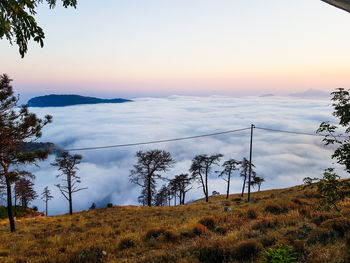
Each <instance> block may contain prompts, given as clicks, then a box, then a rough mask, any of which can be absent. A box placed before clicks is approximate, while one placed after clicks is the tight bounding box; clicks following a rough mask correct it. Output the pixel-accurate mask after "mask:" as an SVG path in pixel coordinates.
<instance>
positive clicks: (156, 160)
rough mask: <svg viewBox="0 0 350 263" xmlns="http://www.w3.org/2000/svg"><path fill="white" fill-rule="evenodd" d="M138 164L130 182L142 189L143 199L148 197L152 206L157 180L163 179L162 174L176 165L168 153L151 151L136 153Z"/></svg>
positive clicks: (131, 174) (149, 204)
mask: <svg viewBox="0 0 350 263" xmlns="http://www.w3.org/2000/svg"><path fill="white" fill-rule="evenodd" d="M136 157H137V164H135V165H134V169H133V170H131V171H130V175H129V177H130V182H132V183H135V184H137V185H139V186H141V187H142V190H143V192H142V197H143V200H144V197H145V196H147V205H148V206H152V203H153V202H152V199H153V198H154V196H153V195H154V193H155V192H154V191H155V179H163V178H162V176H161V174H160V172H166V171H168V170H169V168H170V167H172V165H173V164H174V163H175V162H174V160H173V159H172V157H171V154H170V153H169V152H167V151H161V150H150V151H147V152H143V151H139V152H137V153H136Z"/></svg>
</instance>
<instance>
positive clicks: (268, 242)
mask: <svg viewBox="0 0 350 263" xmlns="http://www.w3.org/2000/svg"><path fill="white" fill-rule="evenodd" d="M277 240H278V239H277V237H276V235H273V234H271V233H267V234H266V235H263V236H262V237H261V238H260V240H259V241H260V243H261V244H262V245H263V246H264V247H270V246H273V245H274V244H276V242H277Z"/></svg>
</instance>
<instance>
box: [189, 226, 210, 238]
mask: <svg viewBox="0 0 350 263" xmlns="http://www.w3.org/2000/svg"><path fill="white" fill-rule="evenodd" d="M205 232H207V227H206V226H203V225H202V224H199V223H197V224H195V225H194V226H193V228H192V234H193V235H195V236H200V235H201V234H203V233H205Z"/></svg>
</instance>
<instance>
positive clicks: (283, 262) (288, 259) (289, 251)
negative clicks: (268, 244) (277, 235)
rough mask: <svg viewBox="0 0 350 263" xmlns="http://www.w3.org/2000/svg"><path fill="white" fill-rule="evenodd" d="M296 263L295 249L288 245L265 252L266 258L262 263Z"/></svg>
mask: <svg viewBox="0 0 350 263" xmlns="http://www.w3.org/2000/svg"><path fill="white" fill-rule="evenodd" d="M292 262H296V257H295V253H294V252H293V248H292V247H290V246H286V245H279V246H278V247H277V248H269V249H268V250H265V257H264V259H263V261H262V263H292Z"/></svg>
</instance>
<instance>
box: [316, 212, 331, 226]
mask: <svg viewBox="0 0 350 263" xmlns="http://www.w3.org/2000/svg"><path fill="white" fill-rule="evenodd" d="M331 218H333V214H331V213H330V212H317V213H314V214H313V215H312V222H313V223H315V224H316V225H318V226H319V225H320V224H321V223H323V222H324V221H326V220H328V219H331Z"/></svg>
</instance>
